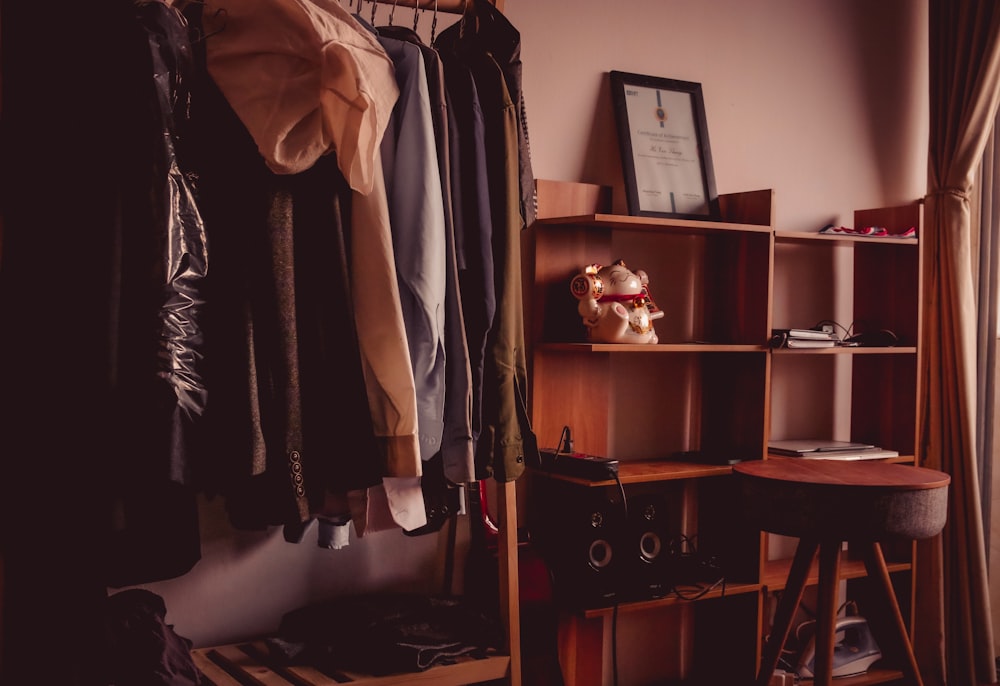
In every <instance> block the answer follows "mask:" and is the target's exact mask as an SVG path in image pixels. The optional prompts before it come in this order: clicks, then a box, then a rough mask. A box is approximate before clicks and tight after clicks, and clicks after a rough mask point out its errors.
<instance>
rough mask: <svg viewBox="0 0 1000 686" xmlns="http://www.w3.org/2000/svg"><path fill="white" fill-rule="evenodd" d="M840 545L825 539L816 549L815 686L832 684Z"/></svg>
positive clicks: (837, 542) (835, 541)
mask: <svg viewBox="0 0 1000 686" xmlns="http://www.w3.org/2000/svg"><path fill="white" fill-rule="evenodd" d="M840 547H841V541H839V540H836V539H827V540H824V541H823V542H822V543H820V546H819V589H818V598H817V601H816V662H815V669H814V670H813V673H814V674H815V675H816V676H815V681H814V682H813V683H814V684H815V686H831V684H832V682H833V646H834V639H835V637H836V633H837V632H836V626H837V606H838V603H837V601H838V593H837V588H838V584H839V583H840Z"/></svg>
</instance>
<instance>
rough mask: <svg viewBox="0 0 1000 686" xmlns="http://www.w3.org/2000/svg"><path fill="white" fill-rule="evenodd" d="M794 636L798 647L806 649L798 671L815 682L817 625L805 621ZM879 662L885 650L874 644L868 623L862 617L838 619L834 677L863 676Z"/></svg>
mask: <svg viewBox="0 0 1000 686" xmlns="http://www.w3.org/2000/svg"><path fill="white" fill-rule="evenodd" d="M795 635H796V638H798V639H799V645H801V646H803V647H802V652H801V653H800V654H799V659H798V661H797V664H796V670H795V671H796V673H797V674H798V675H799V678H800V679H812V678H813V677H815V673H814V670H815V668H816V622H815V621H813V620H810V621H808V622H803V623H802V624H800V625H799V626H798V627H797V628H796V629H795ZM880 659H882V651H881V649H879V647H878V644H877V643H875V638H874V637H873V636H872V632H871V629H870V628H869V627H868V620H866V619H865V618H864V617H861V616H859V615H854V616H851V617H843V618H841V619H838V620H837V626H836V630H835V634H834V646H833V676H834V677H842V676H856V675H858V674H864V673H865V672H867V671H868V668H869V667H871V666H872V664H873V663H874V662H876V661H877V660H880Z"/></svg>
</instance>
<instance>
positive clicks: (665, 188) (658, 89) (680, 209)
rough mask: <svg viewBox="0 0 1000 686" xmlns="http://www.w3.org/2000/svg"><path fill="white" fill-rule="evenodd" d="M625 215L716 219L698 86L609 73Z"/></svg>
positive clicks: (709, 152) (715, 198)
mask: <svg viewBox="0 0 1000 686" xmlns="http://www.w3.org/2000/svg"><path fill="white" fill-rule="evenodd" d="M609 75H610V79H611V99H612V104H613V105H614V111H615V121H616V124H617V127H618V142H619V147H620V150H621V158H622V171H623V172H624V181H625V196H626V200H627V202H628V213H629V214H630V215H632V216H646V217H667V218H673V219H705V220H710V221H718V220H719V196H718V192H717V191H716V188H715V169H714V167H713V165H712V148H711V145H710V144H709V140H708V123H707V121H706V118H705V100H704V95H703V94H702V87H701V84H700V83H696V82H694V81H681V80H678V79H667V78H661V77H656V76H645V75H643V74H631V73H628V72H623V71H611V72H609Z"/></svg>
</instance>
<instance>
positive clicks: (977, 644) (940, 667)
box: [914, 0, 1000, 686]
mask: <svg viewBox="0 0 1000 686" xmlns="http://www.w3.org/2000/svg"><path fill="white" fill-rule="evenodd" d="M929 8H930V17H929V20H930V21H929V25H930V35H929V40H930V142H929V148H928V163H929V169H928V187H927V198H926V204H925V215H924V231H923V235H922V236H921V238H920V239H921V241H924V242H925V246H924V250H925V253H924V254H925V258H926V259H925V264H924V273H923V276H924V301H923V314H924V329H923V338H922V341H921V343H922V351H923V354H922V356H921V360H922V361H921V371H920V373H921V380H922V382H923V383H922V403H921V410H922V416H921V424H920V425H921V428H922V433H923V437H922V442H921V446H920V451H919V452H920V455H919V459H920V460H921V463H922V464H924V465H925V466H927V467H931V468H935V469H940V470H942V471H944V472H947V473H948V474H950V475H951V477H952V487H951V494H950V496H951V497H950V498H949V512H948V522H947V524H946V525H945V529H944V532H943V534H942V535H941V536H940V537H937V538H935V539H931V540H927V541H921V542H920V543H919V544H918V547H917V585H916V593H915V599H916V611H917V622H916V626H915V629H914V649H915V652H916V654H917V657H918V660H919V662H920V667H921V672H922V673H923V676H924V679H925V681H926V683H927V684H928V686H934V685H944V684H950V685H952V686H967V685H968V686H971V685H973V684H977V683H978V684H985V683H995V682H996V672H995V667H994V654H993V631H992V624H991V613H990V602H989V592H988V585H987V570H986V552H985V544H984V541H983V519H982V510H981V499H980V487H979V476H978V470H977V466H976V427H975V421H976V294H975V288H974V284H973V276H972V275H973V272H974V270H975V266H976V265H974V264H973V255H972V240H971V228H970V203H969V193H970V191H971V189H972V185H973V180H974V176H975V170H976V168H977V166H978V164H979V161H980V159H981V156H982V152H983V148H984V146H985V144H986V140H987V137H988V135H989V132H990V129H991V127H992V122H993V118H994V116H995V114H996V110H997V102H998V99H1000V4H998V3H997V2H994V1H993V0H930V5H929Z"/></svg>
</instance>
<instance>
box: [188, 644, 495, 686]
mask: <svg viewBox="0 0 1000 686" xmlns="http://www.w3.org/2000/svg"><path fill="white" fill-rule="evenodd" d="M191 654H192V657H193V658H194V662H195V665H196V666H197V667H198V669H199V670H201V672H202V674H204V675H205V676H206V677H207V678H208V679H209V680H211V682H212V683H213V684H215V686H340V685H341V684H351V686H465V685H467V684H475V683H480V682H484V681H493V680H496V679H504V678H507V677H509V676H510V658H509V657H508V656H506V655H502V656H492V657H487V658H485V659H475V658H464V659H460V660H459V661H458V662H456V663H455V664H452V665H441V666H438V667H432V668H430V669H428V670H425V671H423V672H407V673H403V674H391V675H388V676H371V675H364V674H356V673H353V672H344V673H337V674H336V675H329V674H324V673H323V672H321V671H320V670H318V669H316V668H314V667H310V666H307V665H289V666H284V665H277V664H275V663H274V662H273V661H271V660H269V659H268V658H267V646H266V645H265V644H264V643H263V642H262V641H255V642H250V643H242V644H231V645H224V646H217V647H214V648H197V649H195V650H192V651H191Z"/></svg>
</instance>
